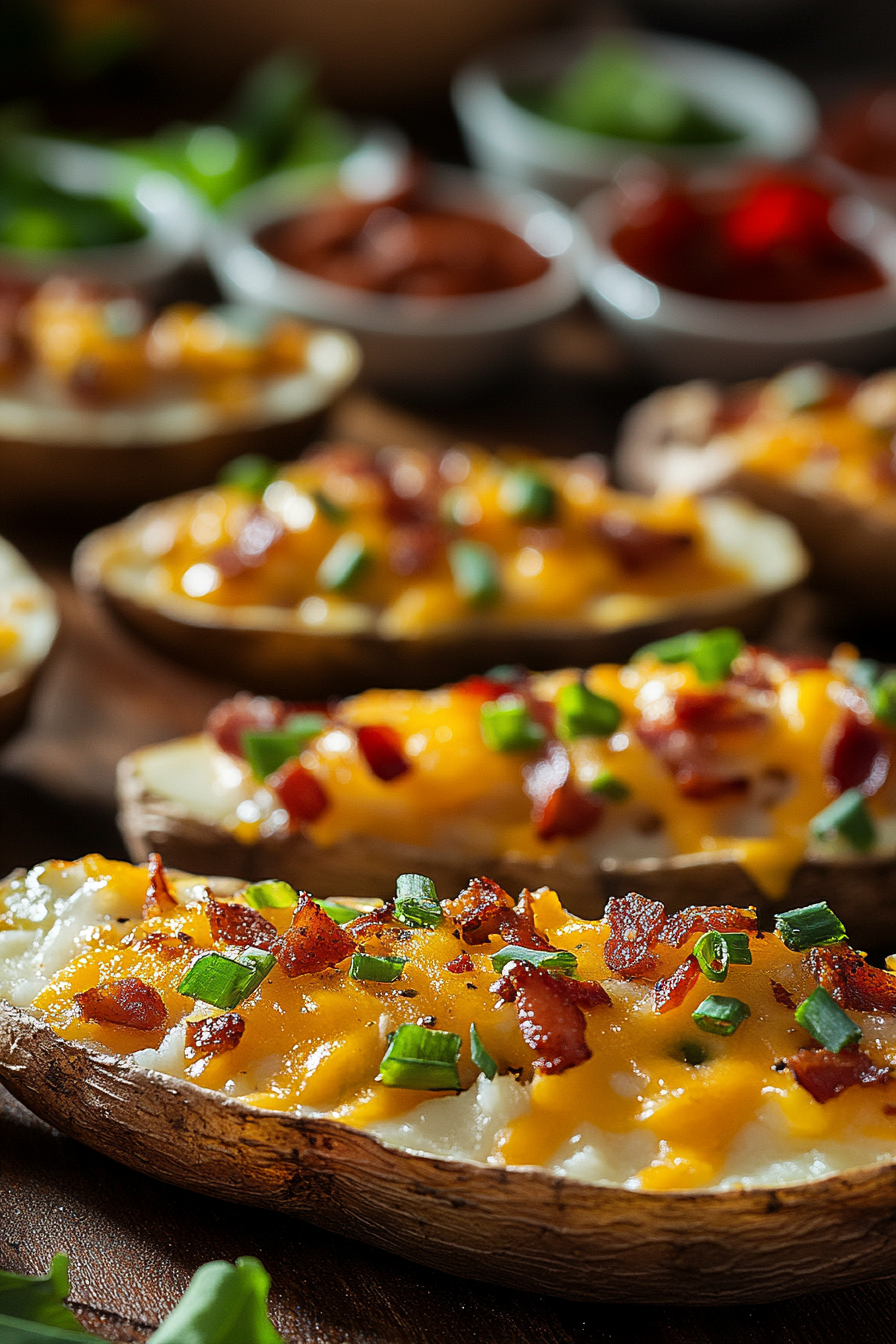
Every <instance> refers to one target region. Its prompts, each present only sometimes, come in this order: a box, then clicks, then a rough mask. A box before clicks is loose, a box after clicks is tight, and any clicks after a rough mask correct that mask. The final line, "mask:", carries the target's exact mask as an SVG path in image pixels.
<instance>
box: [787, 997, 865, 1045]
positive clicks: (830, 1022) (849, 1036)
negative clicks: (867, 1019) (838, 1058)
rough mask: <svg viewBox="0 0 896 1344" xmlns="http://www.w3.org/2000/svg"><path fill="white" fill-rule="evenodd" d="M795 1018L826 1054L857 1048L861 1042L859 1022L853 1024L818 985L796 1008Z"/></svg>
mask: <svg viewBox="0 0 896 1344" xmlns="http://www.w3.org/2000/svg"><path fill="white" fill-rule="evenodd" d="M794 1017H795V1018H796V1020H797V1022H798V1023H799V1025H800V1026H801V1027H803V1028H805V1030H806V1031H808V1033H809V1035H810V1036H814V1037H815V1039H816V1041H818V1042H819V1044H820V1045H823V1046H824V1048H825V1050H833V1051H834V1052H835V1053H838V1052H839V1051H840V1050H842V1049H843V1047H844V1046H846V1045H857V1044H858V1043H859V1041H860V1040H861V1039H862V1028H861V1027H860V1026H859V1024H858V1022H853V1020H852V1018H851V1017H848V1016H847V1014H846V1013H844V1011H843V1009H842V1008H841V1007H840V1005H839V1004H837V1003H835V1002H834V1000H833V999H832V998H831V996H830V994H829V993H828V992H827V990H826V989H822V987H821V986H820V985H819V986H818V988H817V989H813V991H812V993H811V994H810V995H809V997H808V999H803V1001H802V1003H800V1004H797V1008H796V1012H795V1013H794Z"/></svg>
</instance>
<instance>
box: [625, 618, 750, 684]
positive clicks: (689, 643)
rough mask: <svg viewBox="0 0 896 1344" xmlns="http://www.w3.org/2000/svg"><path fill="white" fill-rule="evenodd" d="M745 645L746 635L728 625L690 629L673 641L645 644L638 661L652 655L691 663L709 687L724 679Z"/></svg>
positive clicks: (637, 655)
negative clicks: (702, 629) (703, 629)
mask: <svg viewBox="0 0 896 1344" xmlns="http://www.w3.org/2000/svg"><path fill="white" fill-rule="evenodd" d="M743 646H744V637H743V635H742V634H741V633H740V631H739V630H732V629H730V628H729V627H728V626H719V628H718V629H716V630H706V631H700V630H688V631H687V632H686V633H685V634H683V635H673V636H672V637H671V639H659V640H656V641H655V642H654V643H653V644H645V645H644V647H643V648H642V649H639V650H638V652H637V653H636V654H635V660H637V659H638V658H643V657H644V656H645V654H653V656H654V657H655V658H657V659H658V660H659V662H661V663H690V664H691V666H692V667H693V668H694V670H695V672H696V673H697V676H698V678H699V679H700V681H702V682H704V683H705V684H709V683H711V682H714V681H724V680H725V678H726V677H727V676H728V675H729V673H730V672H731V664H732V663H733V662H734V660H735V658H736V657H737V655H738V654H739V653H740V651H741V649H742V648H743Z"/></svg>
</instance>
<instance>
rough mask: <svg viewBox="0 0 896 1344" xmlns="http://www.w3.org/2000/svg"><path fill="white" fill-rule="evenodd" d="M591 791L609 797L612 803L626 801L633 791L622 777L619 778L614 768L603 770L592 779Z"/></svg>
mask: <svg viewBox="0 0 896 1344" xmlns="http://www.w3.org/2000/svg"><path fill="white" fill-rule="evenodd" d="M591 792H592V793H599V794H600V795H601V797H603V798H609V800H610V802H611V803H624V802H625V800H626V798H630V797H631V794H632V791H631V789H630V788H629V786H628V785H627V784H626V783H625V782H624V781H623V780H621V779H617V778H616V776H615V775H614V774H613V772H612V770H601V771H600V773H599V774H598V775H596V776H595V778H594V779H593V780H592V781H591Z"/></svg>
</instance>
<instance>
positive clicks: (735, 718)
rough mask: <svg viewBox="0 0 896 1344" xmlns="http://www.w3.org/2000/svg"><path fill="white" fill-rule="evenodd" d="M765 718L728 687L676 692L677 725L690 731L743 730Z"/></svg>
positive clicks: (722, 731)
mask: <svg viewBox="0 0 896 1344" xmlns="http://www.w3.org/2000/svg"><path fill="white" fill-rule="evenodd" d="M764 722H765V717H764V715H762V714H760V713H759V712H758V711H757V710H755V709H752V708H750V706H748V705H746V704H745V703H744V701H743V700H742V699H741V698H740V697H739V696H737V695H731V694H730V693H729V692H728V691H707V692H704V693H701V692H699V691H679V692H678V694H677V695H676V696H675V726H677V727H678V728H684V729H686V730H688V731H690V732H694V733H725V732H733V731H741V730H743V729H745V728H758V727H759V726H760V725H761V724H763V723H764Z"/></svg>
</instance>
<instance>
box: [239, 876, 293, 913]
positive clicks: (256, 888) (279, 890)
mask: <svg viewBox="0 0 896 1344" xmlns="http://www.w3.org/2000/svg"><path fill="white" fill-rule="evenodd" d="M241 895H242V896H243V899H244V900H245V902H246V904H247V905H251V906H252V909H253V910H285V909H286V907H287V906H290V905H295V903H296V901H298V899H299V893H298V892H297V891H296V889H295V888H294V887H291V886H290V885H289V883H288V882H278V881H276V880H275V879H274V878H269V879H268V880H267V881H265V882H253V883H252V885H251V887H246V889H245V891H243V892H242V893H241Z"/></svg>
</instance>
